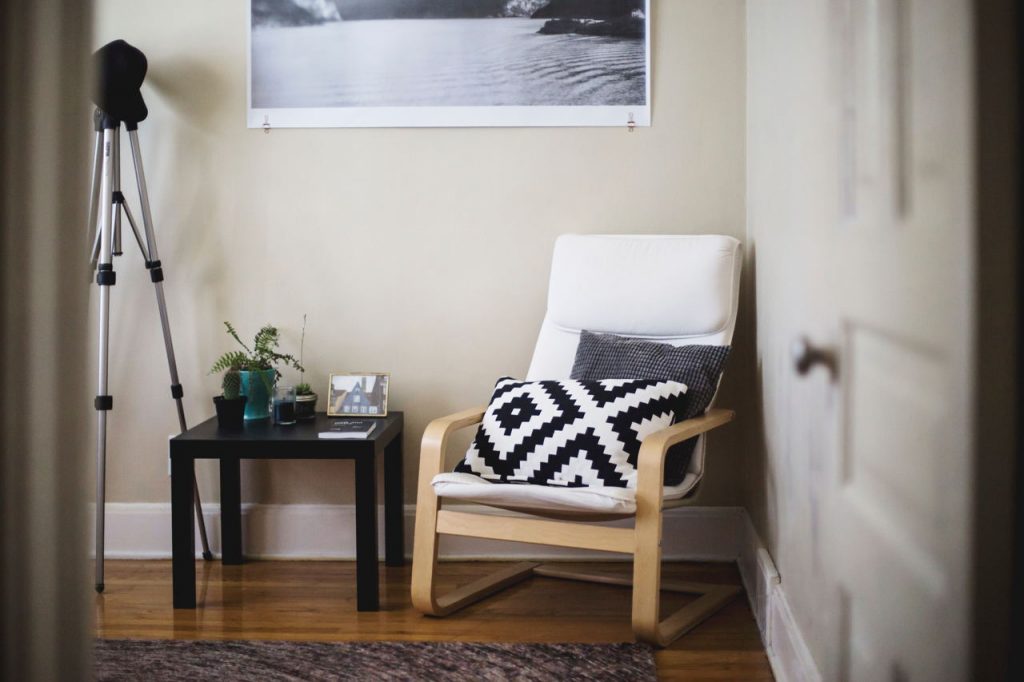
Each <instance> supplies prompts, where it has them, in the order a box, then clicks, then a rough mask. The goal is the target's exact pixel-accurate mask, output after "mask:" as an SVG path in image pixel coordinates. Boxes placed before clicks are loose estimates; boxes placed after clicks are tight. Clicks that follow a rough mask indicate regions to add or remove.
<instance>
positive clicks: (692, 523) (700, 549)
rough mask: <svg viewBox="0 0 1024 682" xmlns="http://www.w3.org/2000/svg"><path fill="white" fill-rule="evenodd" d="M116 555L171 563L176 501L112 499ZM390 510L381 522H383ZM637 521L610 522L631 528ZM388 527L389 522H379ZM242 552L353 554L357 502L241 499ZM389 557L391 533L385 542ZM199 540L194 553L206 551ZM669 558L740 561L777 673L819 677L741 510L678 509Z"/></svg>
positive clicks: (541, 554) (468, 555)
mask: <svg viewBox="0 0 1024 682" xmlns="http://www.w3.org/2000/svg"><path fill="white" fill-rule="evenodd" d="M459 509H463V510H466V511H475V512H480V513H486V514H493V515H496V516H511V515H513V514H512V513H511V512H506V511H502V510H499V509H494V508H491V507H483V506H477V505H459ZM106 510H107V515H106V528H107V533H106V556H107V558H108V559H169V558H170V556H171V552H170V548H171V505H170V504H169V503H138V504H136V503H108V504H107V506H106ZM203 512H204V514H203V516H204V517H205V519H206V528H207V532H208V534H209V540H210V547H211V548H212V549H213V552H214V554H219V553H220V507H219V505H216V504H211V503H206V504H204V505H203ZM415 514H416V507H415V505H407V506H406V507H405V550H406V556H411V554H412V537H413V534H412V530H413V522H414V519H415ZM383 518H384V512H383V508H381V509H379V510H378V519H379V520H383ZM629 523H630V521H628V520H627V521H617V522H610V523H609V524H608V525H619V526H621V525H629ZM379 525H380V526H383V523H382V522H381V523H380V524H379ZM242 538H243V551H244V552H245V556H246V557H247V558H250V559H291V560H300V559H307V560H308V559H314V560H316V559H321V560H353V559H355V546H356V538H355V506H354V505H344V504H342V505H335V504H246V505H242ZM379 540H380V542H379V546H380V552H381V557H383V551H384V544H383V537H380V538H379ZM198 542H199V540H198V534H197V538H196V543H197V546H196V556H197V557H198V556H200V552H199V545H198ZM662 554H663V556H664V558H665V560H667V561H681V560H689V561H735V562H736V563H737V565H738V566H739V571H740V576H741V578H742V580H743V586H744V588H745V589H746V593H747V598H748V599H749V601H750V608H751V609H752V610H753V612H754V618H755V620H756V621H757V626H758V629H759V630H760V632H761V639H762V641H763V642H764V645H765V649H766V650H767V652H768V660H769V661H770V662H771V666H772V672H773V673H774V674H775V678H776V679H777V680H780V681H781V682H789V681H793V682H805V681H806V682H820V680H821V679H822V678H821V674H820V672H819V671H818V668H817V666H816V665H815V663H814V659H813V658H812V657H811V654H810V650H809V649H808V648H807V644H806V642H805V640H804V637H803V634H802V633H801V632H800V629H799V627H798V626H797V623H796V620H795V619H794V618H793V613H792V611H791V610H790V607H789V602H788V600H787V599H786V593H785V589H784V584H783V582H782V580H781V579H780V576H779V573H778V571H777V570H776V568H775V564H774V562H773V561H772V558H771V556H770V555H769V553H768V550H767V548H765V546H764V544H763V543H762V542H761V538H760V537H759V536H758V534H757V531H756V530H755V529H754V525H753V523H752V522H751V520H750V517H749V516H748V514H747V512H746V510H745V509H743V508H742V507H676V508H673V509H667V510H666V511H665V521H664V534H663V540H662ZM440 555H441V557H442V559H449V560H487V559H495V560H504V559H540V560H551V559H560V560H566V559H587V558H595V557H598V556H600V557H602V558H606V559H626V558H628V557H626V556H624V555H621V554H605V553H601V552H585V551H579V550H569V549H561V548H556V547H546V546H543V545H528V544H522V543H512V542H499V541H491V540H480V539H475V538H464V537H455V536H446V537H444V538H442V541H441V548H440Z"/></svg>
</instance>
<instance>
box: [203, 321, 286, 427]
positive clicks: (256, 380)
mask: <svg viewBox="0 0 1024 682" xmlns="http://www.w3.org/2000/svg"><path fill="white" fill-rule="evenodd" d="M224 326H225V327H226V328H227V330H228V335H229V336H231V338H233V339H234V340H235V341H237V342H238V345H239V346H241V347H242V348H243V349H244V351H241V350H233V351H228V352H227V353H224V354H223V355H221V356H220V357H219V358H217V362H215V363H213V368H212V369H211V370H210V374H215V373H217V372H231V371H235V372H238V375H239V378H240V379H241V387H240V389H239V392H240V393H241V394H242V395H243V396H245V397H246V398H247V400H246V403H245V412H244V414H245V421H252V420H255V419H267V418H269V417H270V394H271V393H273V391H274V384H275V383H276V382H277V379H278V377H280V376H281V372H279V371H278V369H277V365H278V364H284V365H286V366H288V367H294V368H295V369H297V370H299V371H302V365H300V364H299V362H298V361H297V360H296V359H295V357H294V356H292V355H288V354H286V353H278V352H277V347H278V344H279V343H280V340H281V333H280V332H279V331H278V330H277V327H274V326H272V325H269V324H267V325H264V326H263V327H262V328H261V329H260V330H259V331H258V332H256V337H255V338H254V339H253V344H252V348H249V346H247V345H246V344H245V343H244V342H243V341H242V339H241V338H240V337H239V336H238V332H236V331H235V328H234V327H233V326H231V323H230V322H225V323H224Z"/></svg>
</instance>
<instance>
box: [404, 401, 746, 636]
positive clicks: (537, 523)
mask: <svg viewBox="0 0 1024 682" xmlns="http://www.w3.org/2000/svg"><path fill="white" fill-rule="evenodd" d="M484 409H485V408H474V409H470V410H466V411H464V412H459V413H457V414H453V415H449V416H447V417H442V418H440V419H436V420H434V421H432V422H431V423H430V424H429V425H428V426H427V429H426V431H425V432H424V434H423V444H422V449H421V451H420V473H419V487H418V497H417V501H416V532H415V544H414V546H413V562H412V603H413V606H414V607H415V608H416V609H417V610H419V611H421V612H422V613H424V614H427V615H430V616H447V615H449V614H451V613H454V612H455V611H458V610H459V609H461V608H464V607H466V606H468V605H470V604H472V603H474V602H477V601H479V600H481V599H483V598H485V597H488V596H490V595H492V594H494V593H496V592H499V591H500V590H502V589H504V588H506V587H509V586H510V585H514V584H515V583H518V582H521V581H523V580H525V579H526V578H529V577H530V576H532V575H541V576H547V577H552V578H566V579H571V580H585V581H589V582H598V583H605V584H615V585H629V584H632V586H633V632H634V634H635V635H636V638H637V639H638V640H640V641H643V642H648V643H650V644H653V645H655V646H667V645H668V644H669V643H671V642H672V641H674V640H675V639H677V638H678V637H680V636H681V635H683V634H684V633H686V632H687V631H689V630H690V629H692V628H694V627H695V626H697V625H698V624H700V623H701V622H702V621H703V620H704V619H706V618H707V617H709V616H711V615H712V614H714V613H715V612H716V611H718V610H719V609H720V608H722V607H723V606H725V604H727V603H728V602H729V601H730V600H731V599H732V598H733V597H734V596H735V595H736V594H738V593H739V591H740V588H739V587H738V586H735V585H713V584H705V583H693V582H665V583H663V582H662V580H661V532H662V509H663V507H664V506H665V503H664V500H663V488H664V470H665V455H666V454H667V452H668V449H669V448H670V447H672V446H673V445H675V444H676V443H679V442H682V441H684V440H686V439H688V438H693V437H694V436H698V435H700V434H702V433H705V432H707V431H710V430H711V429H713V428H715V427H718V426H722V425H723V424H726V423H728V422H730V421H732V419H733V418H734V417H735V413H734V412H732V411H731V410H723V409H712V410H708V411H707V413H705V414H704V415H703V416H701V417H697V418H695V419H688V420H686V421H684V422H680V423H678V424H674V425H672V426H670V427H668V428H667V429H663V430H661V431H658V432H656V433H654V434H651V435H650V436H648V437H647V438H645V439H644V441H643V444H642V445H641V447H640V453H639V456H638V470H637V487H636V514H635V521H634V525H633V527H632V528H610V527H607V526H597V525H593V524H588V523H579V522H567V521H560V520H549V519H534V518H518V517H500V518H496V517H494V516H492V515H485V514H474V513H469V512H462V511H453V510H447V509H441V505H440V500H439V499H438V497H437V495H436V494H435V493H434V488H433V486H432V485H431V482H432V481H433V479H434V476H436V475H437V474H440V473H442V472H443V471H444V455H445V450H446V446H447V444H448V438H449V436H451V434H452V433H454V432H456V431H458V430H460V429H464V428H466V427H469V426H472V425H474V424H477V423H479V422H480V420H481V419H482V418H483V414H484ZM670 504H671V503H670ZM672 506H675V505H672ZM518 511H524V512H527V513H530V514H533V515H535V516H546V515H547V514H546V513H545V512H544V511H543V510H529V509H520V510H518ZM550 516H554V517H556V518H565V517H566V516H567V515H565V514H551V515H550ZM606 516H607V515H606ZM628 516H633V515H632V514H624V515H621V517H627V518H628ZM579 517H580V518H581V519H584V520H587V514H586V512H582V513H581V514H580V515H579ZM589 520H593V518H591V519H589ZM442 534H447V535H464V536H470V537H478V538H488V539H492V540H510V541H516V542H530V543H535V544H544V545H555V546H559V547H572V548H576V549H594V550H604V551H609V552H621V553H623V554H632V555H633V579H632V581H630V580H629V579H627V578H623V577H619V576H615V575H611V574H607V573H602V572H597V571H595V572H576V571H568V570H565V569H561V568H557V567H553V566H543V565H541V564H537V563H531V562H524V563H519V564H516V565H515V566H511V567H509V568H505V569H503V570H500V571H497V572H496V573H493V574H491V575H488V576H486V577H484V578H481V579H479V580H476V581H474V582H472V583H470V584H468V585H465V586H463V587H460V588H457V589H456V590H454V591H452V592H450V593H448V594H446V595H443V596H438V595H437V594H436V593H435V592H436V590H435V585H434V577H435V574H436V572H437V547H438V536H439V535H442ZM662 589H664V590H670V591H675V592H685V593H689V594H697V595H700V596H699V597H698V599H696V600H695V601H693V602H691V603H689V604H687V605H686V606H684V607H683V608H682V609H680V610H678V611H676V612H675V613H673V614H672V615H671V616H669V617H668V618H666V619H665V620H661V619H660V614H659V596H660V591H661V590H662Z"/></svg>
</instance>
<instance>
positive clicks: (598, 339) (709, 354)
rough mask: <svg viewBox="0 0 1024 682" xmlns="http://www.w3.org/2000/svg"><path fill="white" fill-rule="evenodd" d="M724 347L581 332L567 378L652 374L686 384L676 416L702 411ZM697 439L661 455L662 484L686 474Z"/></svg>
mask: <svg viewBox="0 0 1024 682" xmlns="http://www.w3.org/2000/svg"><path fill="white" fill-rule="evenodd" d="M728 357H729V346H672V345H670V344H667V343H657V342H654V341H648V340H646V339H636V338H631V337H628V336H616V335H614V334H595V333H593V332H588V331H584V332H582V333H581V334H580V343H579V346H577V347H576V360H575V362H574V363H573V366H572V374H571V376H570V378H572V379H576V380H584V381H598V380H601V379H654V380H658V381H665V380H671V381H678V382H680V383H683V384H686V387H687V392H686V404H685V407H684V409H683V412H682V414H680V415H678V417H677V421H683V420H684V419H690V418H692V417H696V416H699V415H701V414H704V411H705V410H707V409H708V406H709V405H710V404H711V399H712V398H714V396H715V390H716V389H717V388H718V380H719V378H720V377H721V376H722V370H723V368H724V366H725V361H726V359H727V358H728ZM696 444H697V439H696V438H691V439H689V440H687V441H683V442H682V443H679V444H677V445H674V446H672V448H671V449H670V450H669V451H668V456H667V457H666V458H665V485H678V484H680V483H682V481H683V478H684V477H685V476H686V467H687V466H688V465H689V463H690V458H691V457H692V456H693V448H694V446H695V445H696Z"/></svg>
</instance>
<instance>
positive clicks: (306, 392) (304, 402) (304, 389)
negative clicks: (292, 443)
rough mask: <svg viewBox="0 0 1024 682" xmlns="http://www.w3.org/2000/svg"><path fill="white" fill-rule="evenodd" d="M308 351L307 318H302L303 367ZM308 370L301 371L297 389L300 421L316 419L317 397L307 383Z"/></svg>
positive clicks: (296, 398) (296, 397)
mask: <svg viewBox="0 0 1024 682" xmlns="http://www.w3.org/2000/svg"><path fill="white" fill-rule="evenodd" d="M305 349H306V316H305V315H303V316H302V338H301V339H300V340H299V364H300V365H302V359H303V353H304V351H305ZM305 379H306V370H305V369H302V370H300V371H299V385H298V386H296V387H295V418H296V419H298V420H299V421H310V420H312V419H316V400H317V395H316V393H314V392H313V387H312V386H310V385H309V384H308V383H306V381H305Z"/></svg>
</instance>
